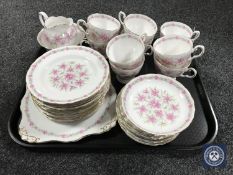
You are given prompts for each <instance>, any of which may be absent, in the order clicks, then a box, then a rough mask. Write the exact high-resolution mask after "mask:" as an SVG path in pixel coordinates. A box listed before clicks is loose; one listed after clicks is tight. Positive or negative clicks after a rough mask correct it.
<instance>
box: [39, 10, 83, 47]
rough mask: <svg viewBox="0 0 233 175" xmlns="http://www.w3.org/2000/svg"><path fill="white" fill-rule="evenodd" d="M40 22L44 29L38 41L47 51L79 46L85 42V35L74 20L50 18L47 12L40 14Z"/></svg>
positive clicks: (59, 17) (58, 17)
mask: <svg viewBox="0 0 233 175" xmlns="http://www.w3.org/2000/svg"><path fill="white" fill-rule="evenodd" d="M39 20H40V22H41V24H42V25H43V27H44V28H43V29H42V30H41V31H40V32H39V34H38V36H37V40H38V42H39V44H40V45H41V46H43V47H45V48H46V49H54V48H57V47H61V46H67V45H78V44H81V43H82V42H83V39H84V37H85V34H84V33H83V32H81V31H80V30H79V29H78V28H77V25H76V24H75V23H74V22H73V19H72V18H65V17H63V16H57V17H54V16H51V17H48V15H47V14H46V13H45V12H39Z"/></svg>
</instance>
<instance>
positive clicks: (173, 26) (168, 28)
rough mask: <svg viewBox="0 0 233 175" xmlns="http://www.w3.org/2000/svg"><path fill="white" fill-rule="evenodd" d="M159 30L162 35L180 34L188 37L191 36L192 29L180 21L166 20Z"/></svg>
mask: <svg viewBox="0 0 233 175" xmlns="http://www.w3.org/2000/svg"><path fill="white" fill-rule="evenodd" d="M161 32H162V33H163V35H172V34H175V35H181V36H185V37H188V38H191V37H192V33H193V32H192V29H191V28H190V27H189V26H187V25H185V24H183V23H180V22H167V23H164V24H163V25H162V27H161Z"/></svg>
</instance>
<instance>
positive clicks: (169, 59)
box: [153, 35, 205, 68]
mask: <svg viewBox="0 0 233 175" xmlns="http://www.w3.org/2000/svg"><path fill="white" fill-rule="evenodd" d="M198 50H200V53H198V54H195V52H196V51H198ZM153 51H154V58H155V59H157V60H158V61H159V62H160V63H162V64H163V65H164V66H166V67H170V68H182V67H184V66H185V64H187V62H188V61H191V60H193V59H195V58H198V57H201V56H202V55H203V54H204V52H205V47H204V46H203V45H197V46H195V47H194V48H193V42H192V40H191V39H189V38H187V37H183V36H178V35H167V36H164V37H162V38H159V39H157V40H156V41H155V42H154V44H153ZM191 54H193V55H192V56H191Z"/></svg>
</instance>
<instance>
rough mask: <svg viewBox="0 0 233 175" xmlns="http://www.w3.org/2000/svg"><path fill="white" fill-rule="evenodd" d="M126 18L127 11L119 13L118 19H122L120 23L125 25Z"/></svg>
mask: <svg viewBox="0 0 233 175" xmlns="http://www.w3.org/2000/svg"><path fill="white" fill-rule="evenodd" d="M125 18H126V14H125V12H122V11H120V12H119V14H118V19H119V21H120V23H121V24H122V25H123V26H124V25H125V23H124V19H125Z"/></svg>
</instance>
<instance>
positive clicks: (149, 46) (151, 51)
mask: <svg viewBox="0 0 233 175" xmlns="http://www.w3.org/2000/svg"><path fill="white" fill-rule="evenodd" d="M149 49H150V52H147V51H148V50H149ZM145 51H146V52H145V55H148V56H150V55H152V54H153V53H154V50H153V47H152V46H151V45H146V49H145Z"/></svg>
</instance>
